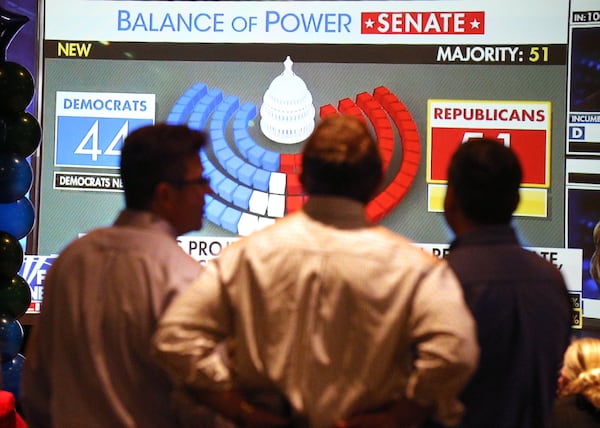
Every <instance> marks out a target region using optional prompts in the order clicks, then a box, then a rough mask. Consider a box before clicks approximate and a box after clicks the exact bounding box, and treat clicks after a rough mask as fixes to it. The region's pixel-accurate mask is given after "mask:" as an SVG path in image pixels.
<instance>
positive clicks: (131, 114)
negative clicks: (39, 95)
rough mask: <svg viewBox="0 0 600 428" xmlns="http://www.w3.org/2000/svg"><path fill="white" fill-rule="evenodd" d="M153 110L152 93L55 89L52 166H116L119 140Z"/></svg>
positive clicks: (143, 122)
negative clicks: (56, 90)
mask: <svg viewBox="0 0 600 428" xmlns="http://www.w3.org/2000/svg"><path fill="white" fill-rule="evenodd" d="M155 112H156V96H155V94H129V93H111V92H62V91H58V92H57V93H56V142H55V153H54V164H55V166H71V167H82V168H90V167H92V168H118V166H119V159H120V155H121V146H122V144H123V140H124V139H125V137H126V136H127V135H128V134H129V133H130V132H131V131H133V130H135V129H137V128H140V127H142V126H146V125H151V124H153V123H154V121H155Z"/></svg>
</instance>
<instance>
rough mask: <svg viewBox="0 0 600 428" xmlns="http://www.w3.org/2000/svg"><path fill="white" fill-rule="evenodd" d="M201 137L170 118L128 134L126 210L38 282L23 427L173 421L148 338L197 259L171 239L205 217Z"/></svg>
mask: <svg viewBox="0 0 600 428" xmlns="http://www.w3.org/2000/svg"><path fill="white" fill-rule="evenodd" d="M206 140H207V138H206V135H205V134H204V133H203V132H199V131H195V130H191V129H189V128H187V127H186V126H180V125H166V124H158V125H154V126H149V127H144V128H140V129H137V130H135V131H133V132H132V133H131V134H130V135H129V136H128V137H127V138H126V140H125V143H124V145H123V148H122V156H121V177H122V179H123V188H124V191H125V203H126V209H125V210H123V211H122V212H121V213H120V214H119V216H118V218H117V219H116V221H115V223H114V224H113V225H112V226H111V227H106V228H100V229H97V230H94V231H91V232H90V233H88V234H86V235H85V236H84V237H82V238H80V239H77V240H75V241H74V242H72V243H71V244H69V245H68V246H67V247H66V248H65V249H64V250H63V251H62V252H61V254H60V255H59V257H58V258H57V259H56V260H55V262H54V263H53V265H52V267H51V268H50V270H49V272H48V276H47V278H46V281H45V286H44V300H43V304H42V311H41V315H40V318H39V321H38V322H37V324H36V325H35V326H34V329H33V337H32V338H31V340H30V345H29V346H28V350H27V360H26V362H25V365H24V372H23V388H22V394H21V396H22V402H23V406H24V414H25V416H26V419H27V422H28V423H29V426H30V427H32V428H36V427H58V428H69V427H73V428H82V427H85V428H95V427H97V428H106V427H113V428H114V427H127V428H134V427H160V428H169V427H179V426H181V425H180V415H179V414H178V412H177V411H176V409H175V408H174V407H173V403H172V402H171V397H170V396H171V393H172V392H173V384H172V382H171V381H169V379H168V378H167V376H166V375H165V373H164V372H163V371H162V370H161V369H160V368H159V367H157V366H156V364H155V362H154V361H153V360H152V359H151V357H150V339H151V336H152V334H153V333H154V331H155V327H156V323H157V320H158V317H159V315H160V314H161V313H162V311H163V309H164V307H165V306H166V304H167V302H168V301H169V300H170V299H171V298H172V297H173V295H175V294H176V293H177V292H179V291H180V290H182V289H183V288H185V287H187V286H188V285H189V283H190V282H191V281H192V279H193V278H195V277H197V276H198V274H199V273H200V270H201V269H200V264H199V263H197V262H196V261H195V260H194V259H192V258H191V257H190V256H189V255H187V254H186V253H185V252H184V251H183V250H182V249H181V248H180V247H179V245H178V243H177V240H176V238H177V236H179V235H182V234H184V233H186V232H189V231H192V230H197V229H200V228H201V226H202V216H203V209H204V195H205V194H206V193H207V192H210V187H209V184H208V181H207V179H205V178H204V177H203V175H202V173H203V169H202V164H201V162H200V157H199V150H200V149H201V148H202V147H203V146H204V145H205V144H206ZM99 209H101V208H99Z"/></svg>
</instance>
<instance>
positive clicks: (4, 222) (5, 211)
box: [0, 197, 35, 239]
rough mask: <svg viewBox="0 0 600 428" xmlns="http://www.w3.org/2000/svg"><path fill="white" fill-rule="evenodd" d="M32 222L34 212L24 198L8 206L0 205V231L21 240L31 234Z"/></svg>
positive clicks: (27, 200)
mask: <svg viewBox="0 0 600 428" xmlns="http://www.w3.org/2000/svg"><path fill="white" fill-rule="evenodd" d="M34 221H35V210H34V209H33V205H32V204H31V201H30V200H29V199H27V198H26V197H25V198H21V199H19V200H18V201H15V202H10V203H8V204H0V231H2V232H7V233H10V234H11V235H13V236H14V237H15V238H17V239H21V238H23V237H25V236H27V234H28V233H29V232H31V229H32V228H33V223H34Z"/></svg>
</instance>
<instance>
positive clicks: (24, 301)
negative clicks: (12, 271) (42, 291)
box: [0, 275, 31, 318]
mask: <svg viewBox="0 0 600 428" xmlns="http://www.w3.org/2000/svg"><path fill="white" fill-rule="evenodd" d="M30 304H31V288H29V284H27V281H25V279H23V277H21V276H19V275H15V276H13V277H12V278H10V279H5V278H2V279H0V314H7V315H10V316H11V317H13V318H20V317H21V316H23V315H24V314H25V312H27V309H28V308H29V305H30Z"/></svg>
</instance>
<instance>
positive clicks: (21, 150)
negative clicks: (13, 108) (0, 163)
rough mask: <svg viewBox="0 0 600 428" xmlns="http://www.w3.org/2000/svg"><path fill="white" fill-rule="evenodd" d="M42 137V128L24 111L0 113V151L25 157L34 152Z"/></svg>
mask: <svg viewBox="0 0 600 428" xmlns="http://www.w3.org/2000/svg"><path fill="white" fill-rule="evenodd" d="M41 138H42V128H41V127H40V124H39V122H38V121H37V119H36V118H35V117H33V116H32V115H31V114H30V113H28V112H26V111H21V112H18V113H7V114H3V115H0V151H3V152H10V153H15V154H17V155H19V156H21V157H24V158H27V157H29V156H31V155H32V154H33V152H35V150H36V149H37V148H38V146H39V144H40V140H41Z"/></svg>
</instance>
